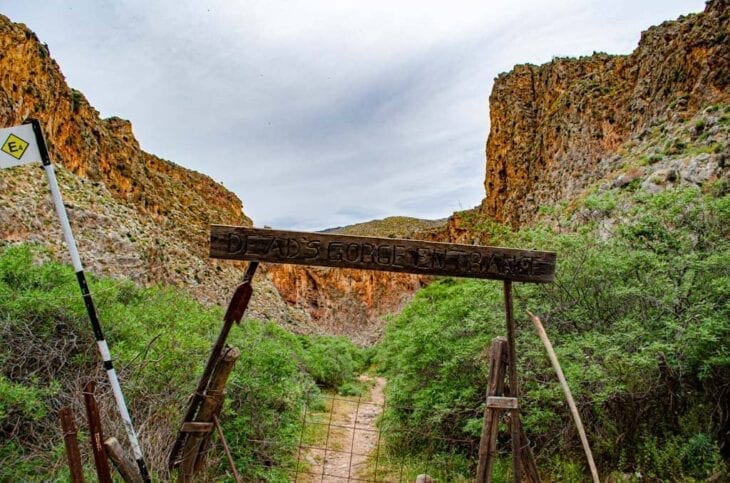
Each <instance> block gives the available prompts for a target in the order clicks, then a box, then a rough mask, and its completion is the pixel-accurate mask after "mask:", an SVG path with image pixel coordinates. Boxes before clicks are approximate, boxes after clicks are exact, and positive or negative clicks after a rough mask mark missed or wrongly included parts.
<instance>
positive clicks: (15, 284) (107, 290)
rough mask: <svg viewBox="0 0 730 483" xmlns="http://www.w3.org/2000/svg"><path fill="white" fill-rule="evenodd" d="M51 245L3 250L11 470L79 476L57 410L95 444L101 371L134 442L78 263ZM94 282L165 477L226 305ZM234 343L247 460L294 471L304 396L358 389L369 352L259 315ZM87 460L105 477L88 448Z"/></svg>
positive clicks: (218, 475) (148, 445)
mask: <svg viewBox="0 0 730 483" xmlns="http://www.w3.org/2000/svg"><path fill="white" fill-rule="evenodd" d="M42 256H43V253H42V251H41V250H40V249H38V248H34V247H31V246H29V245H21V246H15V247H6V248H4V249H2V250H1V251H0V339H2V341H3V343H2V344H0V481H38V480H43V481H48V480H58V479H60V480H65V479H67V478H68V473H67V470H66V466H65V456H64V451H63V439H62V435H61V431H60V425H59V422H58V418H57V415H56V412H57V410H58V408H59V407H61V406H72V407H73V409H74V411H75V413H76V420H77V423H78V425H79V427H80V429H81V432H82V438H83V440H82V451H87V448H88V447H89V445H88V444H87V441H86V440H85V438H86V436H85V435H83V432H84V431H85V424H84V423H82V421H84V417H83V406H82V402H81V401H82V397H81V388H82V386H83V383H84V382H85V381H87V380H89V379H96V380H97V381H98V382H99V390H98V391H99V393H100V405H101V408H102V416H103V422H104V425H105V432H106V435H114V436H116V437H117V438H118V439H119V440H120V441H121V442H123V444H126V438H125V437H124V432H123V429H122V428H121V426H120V425H119V423H118V417H117V415H116V413H115V407H114V403H113V400H112V398H111V396H110V394H109V388H108V385H107V384H106V381H105V375H104V372H103V370H102V369H101V367H100V365H99V364H98V357H97V355H96V347H95V344H94V339H93V336H92V333H91V329H90V328H89V326H88V321H87V318H86V314H85V311H84V306H83V303H82V300H81V297H80V296H79V295H78V287H77V285H76V279H75V276H74V274H73V271H72V269H71V268H70V267H67V266H63V265H60V264H57V263H52V262H49V263H42V264H41V263H37V259H38V258H42ZM90 285H91V289H92V292H93V293H94V295H95V301H96V302H97V306H98V310H99V313H100V318H101V320H102V324H103V326H104V328H105V331H106V334H105V335H106V337H107V339H108V340H109V344H110V346H111V350H112V355H113V356H114V358H115V361H116V362H115V365H116V366H117V368H118V371H119V373H120V379H121V381H122V385H123V387H124V391H125V394H126V396H127V399H128V403H129V406H130V412H131V414H132V415H133V417H134V418H135V420H136V426H137V428H138V429H139V432H140V435H141V440H142V445H143V449H144V451H145V454H146V456H147V458H148V464H150V465H151V467H152V469H153V472H154V474H155V475H156V477H165V476H166V473H165V470H164V468H165V464H166V458H167V452H168V451H169V448H170V447H171V442H172V439H173V438H174V436H175V433H176V430H177V425H178V424H179V420H180V417H181V415H182V412H183V405H184V403H185V401H186V400H187V398H188V396H189V394H190V392H191V391H192V390H193V389H194V387H195V383H196V381H197V377H198V375H199V374H200V372H201V370H202V365H203V364H204V362H205V360H206V357H207V354H208V351H209V350H210V347H211V345H212V340H213V339H214V338H215V336H216V335H217V333H218V330H219V328H220V325H221V318H222V313H221V311H220V310H219V309H217V308H215V309H210V308H205V307H203V306H201V305H200V304H198V303H197V302H195V301H193V300H192V299H191V298H189V296H187V295H184V294H182V293H181V292H179V291H175V290H171V289H166V288H161V287H152V288H147V289H143V288H138V287H137V286H135V285H134V284H132V283H131V282H128V281H119V280H113V279H107V278H104V279H92V280H91V281H90ZM229 343H230V344H231V345H234V346H236V347H238V348H239V349H241V358H240V359H239V360H238V362H237V364H236V369H235V370H234V372H233V374H232V376H231V379H230V381H229V385H228V393H227V402H226V406H225V408H224V413H223V416H222V418H221V422H222V424H223V427H224V430H225V432H226V436H227V438H228V440H229V443H230V444H231V448H232V449H233V452H234V457H235V459H236V462H237V464H238V466H239V470H240V471H241V474H242V476H243V477H244V479H245V480H246V481H258V480H261V479H265V480H267V481H287V478H286V474H285V468H286V467H287V465H289V464H290V463H291V462H292V458H293V457H295V456H296V448H297V445H298V441H299V432H300V414H301V410H302V408H303V405H304V404H305V402H306V401H308V400H312V399H315V400H316V398H317V397H318V395H319V391H320V387H323V386H326V387H332V388H337V387H341V386H345V387H346V388H347V387H348V386H349V387H350V389H351V386H352V384H353V374H354V373H355V372H356V371H358V370H359V369H360V367H361V366H362V365H364V364H365V362H366V361H365V355H364V354H365V353H364V352H363V351H361V350H359V349H357V348H356V347H355V346H353V345H352V344H351V343H350V342H348V341H346V340H345V339H342V338H336V337H328V336H316V337H315V336H298V335H294V334H291V333H289V332H287V331H285V330H283V329H282V328H280V327H278V326H277V325H275V324H273V323H269V322H261V321H256V320H247V321H246V322H245V323H244V324H242V326H241V327H235V328H234V329H233V331H232V333H231V337H230V338H229ZM218 453H219V452H216V451H214V452H213V453H211V460H210V465H209V468H207V472H208V473H207V477H208V478H211V479H215V480H220V479H222V478H224V475H225V465H224V464H223V460H222V459H221V458H220V457H219V456H217V455H218ZM84 461H85V462H86V468H85V469H86V471H87V473H88V476H89V479H90V480H93V479H94V478H95V477H94V476H92V475H93V472H92V466H91V459H90V457H89V455H88V454H84Z"/></svg>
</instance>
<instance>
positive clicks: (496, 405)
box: [487, 396, 518, 409]
mask: <svg viewBox="0 0 730 483" xmlns="http://www.w3.org/2000/svg"><path fill="white" fill-rule="evenodd" d="M487 407H488V408H490V409H518V403H517V398H516V397H503V396H490V397H488V398H487Z"/></svg>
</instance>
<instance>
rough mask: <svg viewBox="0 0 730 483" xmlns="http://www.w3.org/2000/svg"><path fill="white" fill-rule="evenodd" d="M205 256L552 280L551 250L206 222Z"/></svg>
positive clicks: (498, 277) (525, 280)
mask: <svg viewBox="0 0 730 483" xmlns="http://www.w3.org/2000/svg"><path fill="white" fill-rule="evenodd" d="M210 256H211V258H222V259H231V260H259V261H262V262H270V263H286V264H295V265H316V266H324V267H339V268H356V269H363V270H379V271H386V272H403V273H415V274H420V275H445V276H452V277H469V278H486V279H497V280H512V281H518V282H538V283H542V282H552V281H553V279H554V278H555V258H556V255H555V253H554V252H542V251H536V250H520V249H515V248H503V247H488V246H479V245H458V244H454V243H436V242H426V241H421V240H402V239H396V238H374V237H363V236H350V235H339V234H336V235H335V234H328V233H305V232H296V231H281V230H270V229H257V228H247V227H243V226H227V225H212V226H211V232H210Z"/></svg>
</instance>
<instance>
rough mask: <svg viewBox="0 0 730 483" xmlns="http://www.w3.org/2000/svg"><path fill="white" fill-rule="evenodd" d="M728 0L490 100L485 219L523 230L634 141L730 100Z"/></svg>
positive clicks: (502, 82) (524, 78) (537, 72)
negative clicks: (621, 49)
mask: <svg viewBox="0 0 730 483" xmlns="http://www.w3.org/2000/svg"><path fill="white" fill-rule="evenodd" d="M729 5H730V4H729V3H728V2H727V0H714V1H711V2H708V4H707V7H706V10H705V11H704V12H703V13H700V14H694V15H688V16H685V17H680V18H679V19H678V20H676V21H671V22H664V23H663V24H661V25H659V26H656V27H651V28H650V29H649V30H647V31H645V32H643V34H642V36H641V40H640V42H639V45H638V47H637V48H636V50H635V51H634V52H633V53H632V54H630V55H628V56H611V55H607V54H600V53H597V54H594V55H592V56H590V57H582V58H579V59H554V60H553V61H552V62H550V63H547V64H544V65H541V66H534V65H519V66H516V67H515V68H514V69H513V70H512V71H511V72H509V73H506V74H500V75H499V77H497V79H496V80H495V84H494V88H493V90H492V93H491V96H490V98H489V102H490V118H491V128H490V133H489V138H488V141H487V149H486V155H487V164H486V178H485V182H484V185H485V189H486V198H485V199H484V201H483V203H482V205H481V212H482V213H483V214H484V215H486V216H487V217H489V218H491V219H494V220H497V221H500V222H506V223H509V224H511V225H512V226H514V227H517V226H519V225H521V224H524V223H526V222H529V221H531V220H533V219H534V218H535V215H536V214H537V210H538V209H539V207H540V206H541V205H552V204H553V203H555V202H556V201H559V200H565V199H571V198H572V197H574V196H576V195H577V194H578V193H579V192H580V191H581V190H582V189H583V188H585V187H586V186H587V185H588V184H589V183H591V182H594V181H596V180H598V179H600V178H601V177H602V176H604V175H605V174H606V173H607V172H608V170H609V169H610V167H611V166H610V163H608V162H607V161H608V160H609V158H610V157H611V156H612V155H613V154H614V153H616V152H617V151H618V150H619V148H620V147H621V146H622V145H624V143H626V142H627V141H628V140H629V139H630V138H631V136H632V135H636V134H638V133H641V132H642V131H643V130H645V129H647V128H648V127H649V126H650V125H652V124H654V123H657V122H658V121H663V120H667V121H677V120H681V119H688V118H690V117H692V115H693V114H694V113H696V112H697V111H698V110H699V109H701V108H703V107H704V106H707V105H710V104H714V103H722V102H724V103H726V102H727V101H728V99H730V93H729V91H728V84H729V83H730V48H728V45H729V43H730V29H729V25H728V24H729V18H730V17H729V11H730V7H729Z"/></svg>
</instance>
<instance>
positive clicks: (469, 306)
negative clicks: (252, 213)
mask: <svg viewBox="0 0 730 483" xmlns="http://www.w3.org/2000/svg"><path fill="white" fill-rule="evenodd" d="M622 196H626V197H627V198H626V199H625V200H629V199H630V201H631V203H629V204H627V205H624V203H616V205H615V206H616V207H615V208H613V209H614V210H617V213H616V214H615V216H617V217H620V218H621V219H623V220H625V221H624V222H623V223H622V224H621V225H619V228H618V230H617V231H616V233H615V234H614V236H613V238H611V239H609V240H607V241H600V240H599V239H597V238H596V237H595V236H594V235H593V233H592V232H591V231H590V230H583V231H582V232H581V233H573V234H562V235H556V234H554V233H553V232H552V231H550V230H547V229H541V228H538V227H536V228H531V229H524V230H521V231H519V232H516V233H513V234H508V235H506V236H504V237H502V238H497V239H495V240H494V243H495V244H499V245H506V246H519V247H524V248H535V249H551V250H555V251H556V252H557V253H558V267H557V280H556V282H555V283H553V284H547V285H531V284H516V285H515V314H516V317H517V321H518V340H517V343H518V353H519V354H518V355H519V371H520V379H521V387H522V391H523V400H522V418H523V422H524V424H525V428H526V430H527V431H528V437H529V438H530V439H531V440H532V441H533V443H534V444H535V446H536V448H538V450H539V451H538V459H539V460H540V461H541V462H542V463H543V464H544V465H543V466H544V467H545V468H546V470H547V471H550V472H552V474H554V475H560V476H559V477H558V476H556V478H558V479H560V480H561V481H566V480H570V479H571V478H573V477H574V476H575V475H576V474H578V473H577V471H578V470H577V468H582V465H580V466H578V467H576V466H575V465H574V464H573V462H575V461H577V462H580V461H582V456H581V449H580V443H579V441H578V438H577V436H576V435H575V433H574V431H572V430H568V431H566V430H565V428H572V422H571V420H570V417H569V414H568V411H567V410H566V406H565V403H564V397H563V394H562V391H561V390H560V388H559V385H558V384H557V381H556V377H555V374H554V372H553V370H552V367H551V366H550V363H549V361H548V359H547V357H546V355H545V350H544V348H543V347H542V344H541V343H540V342H539V340H538V339H537V337H536V336H535V334H534V329H533V328H532V326H531V323H530V322H529V321H528V319H527V317H526V310H528V309H529V310H531V311H533V312H535V313H537V314H539V315H541V317H542V320H543V322H544V323H545V326H546V328H547V331H548V333H549V335H550V337H551V339H552V341H553V344H554V345H555V349H556V351H557V353H558V357H559V359H560V361H561V364H562V367H563V370H564V372H565V374H566V377H567V379H568V382H569V383H570V386H571V389H572V391H573V394H574V396H575V398H576V400H577V403H578V407H579V408H580V409H581V414H582V417H583V420H584V424H585V426H586V428H587V430H588V433H589V439H591V441H592V444H593V451H594V454H595V456H596V458H597V460H598V461H599V462H600V463H601V464H602V466H603V467H604V468H606V469H611V470H613V469H618V470H620V471H622V472H639V473H641V474H644V475H654V476H652V477H654V478H659V479H685V478H690V477H691V478H706V477H708V476H709V475H710V474H713V472H715V471H717V468H718V466H721V464H720V463H718V462H719V461H720V460H721V456H720V452H719V449H718V448H719V447H720V445H726V444H727V443H728V441H727V435H726V434H725V433H724V432H723V429H722V424H723V423H722V421H723V419H722V416H721V415H722V414H728V413H729V412H730V402H729V401H728V399H727V398H726V397H725V396H724V395H725V394H726V389H725V388H726V387H727V385H728V384H730V352H728V350H727V348H728V347H730V324H728V320H730V302H729V301H730V264H728V260H730V243H729V242H728V240H729V239H730V198H729V197H722V198H713V197H711V196H706V195H703V194H702V193H701V192H700V191H699V190H696V189H670V190H665V191H663V192H661V193H658V194H656V195H651V194H647V193H644V192H641V191H639V192H636V193H634V194H632V193H626V194H625V195H622ZM629 197H630V198H629ZM606 199H612V198H610V197H606ZM595 201H596V203H598V201H597V200H595ZM589 203H590V202H589ZM619 206H625V208H620V209H619V208H618V207H619ZM502 303H503V302H502V290H501V286H500V284H499V283H498V282H492V281H473V280H459V281H457V280H451V279H442V280H440V281H437V282H435V283H432V284H431V285H429V286H428V287H426V288H425V289H422V290H421V291H420V292H418V293H417V294H416V296H415V297H414V299H413V301H412V302H411V304H409V305H408V306H407V307H406V308H405V309H404V310H403V311H402V312H401V314H399V315H398V316H396V317H394V318H393V319H392V320H391V321H390V322H389V323H388V326H387V328H386V332H385V337H384V340H383V341H382V343H381V345H380V347H379V353H378V355H377V361H378V363H379V367H380V368H381V370H382V371H383V372H384V373H385V374H386V375H387V376H388V378H389V384H388V388H387V391H388V398H389V401H390V402H391V403H392V404H393V406H391V408H390V409H388V410H387V411H386V414H385V416H384V418H383V424H387V425H388V427H389V428H392V429H393V432H392V434H395V435H397V436H394V437H391V444H392V445H393V446H394V447H395V448H405V449H406V450H407V451H410V452H412V453H415V454H422V451H423V449H421V448H419V446H418V444H417V442H415V441H411V440H409V439H408V438H409V437H408V434H411V433H409V431H412V432H415V434H421V433H422V432H426V433H431V434H437V435H439V436H442V437H446V438H453V439H465V440H471V444H465V445H463V447H462V449H461V451H463V453H464V454H466V455H469V456H470V457H471V458H472V461H474V457H475V456H476V455H475V454H474V448H475V447H476V442H477V441H478V438H479V433H478V431H477V429H478V428H479V427H480V424H481V416H482V411H483V408H484V406H483V405H484V393H485V385H486V380H487V371H486V367H485V353H486V348H487V347H488V345H489V342H490V341H491V340H492V338H493V337H495V336H497V335H504V334H505V328H504V327H505V325H504V315H503V308H502ZM398 406H401V407H403V409H399V408H398ZM692 408H697V409H696V410H695V411H693V410H692ZM556 435H557V436H556ZM414 439H415V438H414ZM672 442H674V443H672ZM672 445H674V446H672ZM443 449H444V450H445V448H443ZM571 475H572V476H571ZM576 478H577V477H576Z"/></svg>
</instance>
